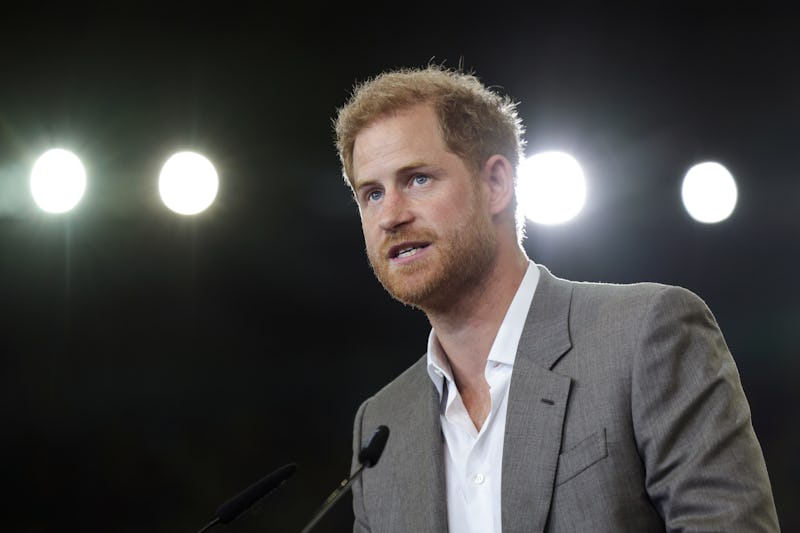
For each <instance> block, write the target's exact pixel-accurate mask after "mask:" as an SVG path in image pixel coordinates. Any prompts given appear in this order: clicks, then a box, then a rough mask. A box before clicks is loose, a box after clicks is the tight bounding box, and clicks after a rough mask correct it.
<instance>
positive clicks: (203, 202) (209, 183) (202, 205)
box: [158, 152, 219, 215]
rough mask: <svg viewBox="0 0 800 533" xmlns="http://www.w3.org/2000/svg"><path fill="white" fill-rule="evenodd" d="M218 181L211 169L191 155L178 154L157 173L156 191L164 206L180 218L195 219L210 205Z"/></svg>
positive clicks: (199, 156) (207, 163)
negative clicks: (193, 216) (181, 216)
mask: <svg viewBox="0 0 800 533" xmlns="http://www.w3.org/2000/svg"><path fill="white" fill-rule="evenodd" d="M218 188H219V178H218V176H217V171H216V169H215V168H214V165H212V164H211V161H209V160H208V159H207V158H205V157H204V156H202V155H200V154H197V153H195V152H179V153H177V154H175V155H173V156H172V157H170V158H169V159H168V160H167V162H166V163H164V166H163V167H162V169H161V174H160V176H159V180H158V190H159V193H160V194H161V200H162V201H163V202H164V205H166V206H167V207H169V208H170V209H171V210H173V211H174V212H176V213H179V214H181V215H196V214H197V213H200V212H202V211H205V210H206V209H207V208H208V206H210V205H211V203H212V202H213V201H214V198H215V197H216V196H217V189H218Z"/></svg>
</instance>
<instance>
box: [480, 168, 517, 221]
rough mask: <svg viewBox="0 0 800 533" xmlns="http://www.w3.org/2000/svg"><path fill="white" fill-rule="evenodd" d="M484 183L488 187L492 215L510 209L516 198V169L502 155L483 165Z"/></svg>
mask: <svg viewBox="0 0 800 533" xmlns="http://www.w3.org/2000/svg"><path fill="white" fill-rule="evenodd" d="M482 174H483V178H484V183H485V185H486V186H487V187H488V194H489V197H488V200H489V208H490V210H491V213H492V215H496V214H498V213H501V212H503V211H505V210H506V208H508V206H509V204H510V203H511V199H512V198H513V197H514V168H513V167H512V165H511V162H510V161H509V160H508V159H506V158H505V157H503V156H502V155H493V156H491V157H490V158H489V159H487V160H486V163H484V165H483V172H482Z"/></svg>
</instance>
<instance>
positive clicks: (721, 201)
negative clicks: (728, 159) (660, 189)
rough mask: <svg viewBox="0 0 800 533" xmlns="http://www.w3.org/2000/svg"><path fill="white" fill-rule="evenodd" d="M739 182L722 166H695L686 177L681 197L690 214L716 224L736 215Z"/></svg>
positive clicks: (706, 222) (703, 221) (703, 164)
mask: <svg viewBox="0 0 800 533" xmlns="http://www.w3.org/2000/svg"><path fill="white" fill-rule="evenodd" d="M737 194H738V193H737V190H736V182H735V181H734V179H733V176H732V175H731V173H730V172H729V171H728V169H727V168H725V167H724V166H723V165H721V164H719V163H716V162H706V163H700V164H697V165H694V166H693V167H692V168H690V169H689V171H688V172H687V173H686V176H685V177H684V178H683V186H682V187H681V196H682V198H683V205H684V207H685V208H686V211H687V212H688V213H689V215H690V216H691V217H692V218H693V219H694V220H696V221H698V222H702V223H705V224H713V223H716V222H721V221H723V220H725V219H727V218H728V217H729V216H730V215H731V213H733V210H734V208H735V207H736V200H737Z"/></svg>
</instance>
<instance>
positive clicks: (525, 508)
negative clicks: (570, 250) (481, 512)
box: [502, 267, 572, 533]
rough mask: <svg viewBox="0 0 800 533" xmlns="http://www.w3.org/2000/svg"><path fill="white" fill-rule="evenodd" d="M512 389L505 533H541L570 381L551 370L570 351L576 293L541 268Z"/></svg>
mask: <svg viewBox="0 0 800 533" xmlns="http://www.w3.org/2000/svg"><path fill="white" fill-rule="evenodd" d="M539 270H540V277H539V283H538V286H537V287H536V293H535V294H534V297H533V303H532V305H531V309H530V311H529V312H528V317H527V319H526V322H525V327H524V329H523V331H522V336H521V337H520V342H519V347H518V348H517V356H516V359H515V361H514V371H513V374H512V376H511V386H510V389H509V398H508V411H507V414H506V431H505V440H504V444H503V477H502V521H503V531H504V533H508V532H516V531H526V532H529V531H543V530H544V528H545V525H546V524H547V516H548V513H549V508H550V500H551V498H552V494H553V483H554V480H555V473H556V467H557V465H558V455H559V453H560V450H561V434H562V426H563V423H564V414H565V412H566V407H567V399H568V396H569V389H570V379H569V378H567V377H564V376H560V375H558V374H556V373H555V372H552V371H551V370H550V369H551V368H552V367H553V365H554V364H555V363H556V361H558V359H559V358H561V356H562V355H564V354H565V353H566V352H567V351H568V350H569V349H570V347H571V346H572V343H571V341H570V337H569V328H568V320H569V308H570V301H571V297H572V288H571V287H570V286H569V284H568V283H567V282H565V281H563V280H559V279H557V278H555V277H553V275H552V274H550V273H549V272H548V271H547V270H546V269H544V268H542V267H540V269H539Z"/></svg>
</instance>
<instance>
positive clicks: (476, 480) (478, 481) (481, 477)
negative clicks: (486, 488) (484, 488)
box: [472, 474, 486, 485]
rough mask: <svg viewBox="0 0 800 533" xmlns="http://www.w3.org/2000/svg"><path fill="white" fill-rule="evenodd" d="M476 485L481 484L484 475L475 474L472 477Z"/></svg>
mask: <svg viewBox="0 0 800 533" xmlns="http://www.w3.org/2000/svg"><path fill="white" fill-rule="evenodd" d="M472 480H473V481H474V482H475V484H476V485H482V484H483V482H484V481H486V476H484V475H483V474H475V477H474V478H472Z"/></svg>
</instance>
